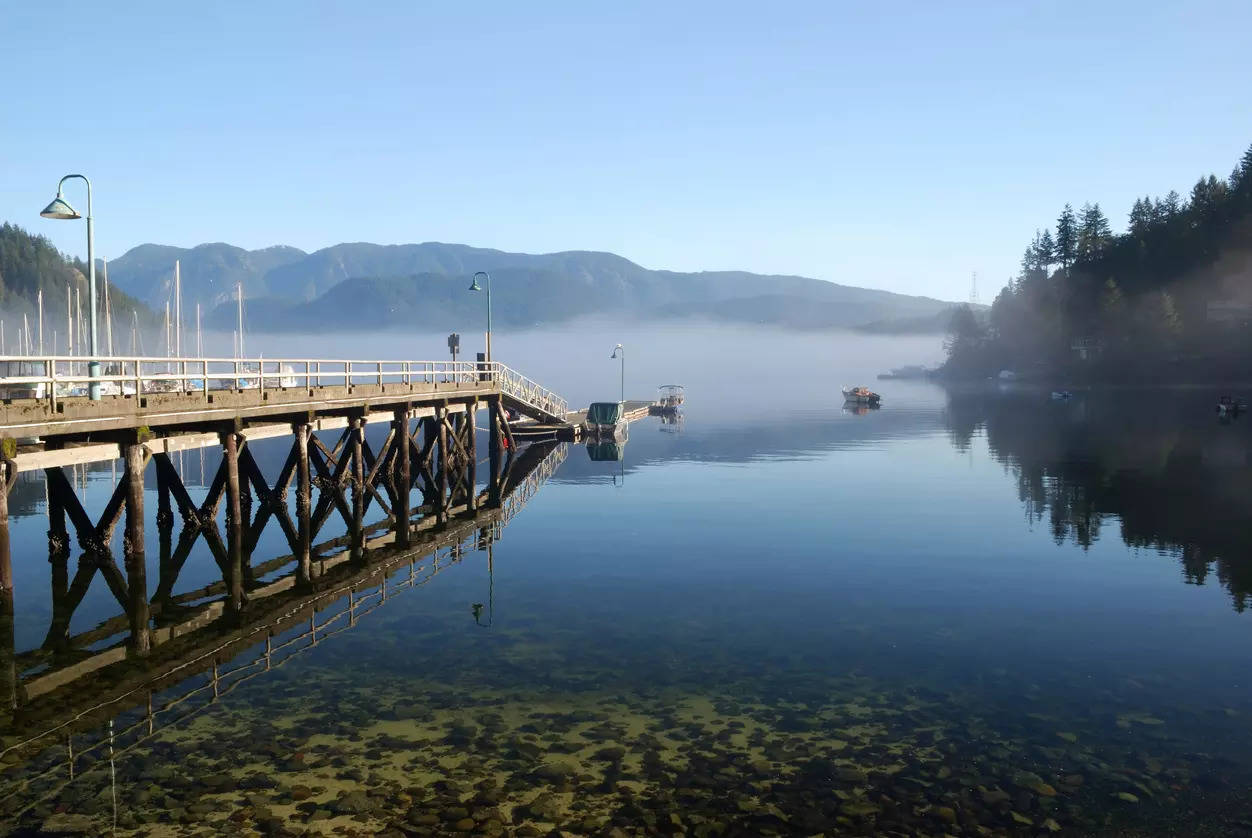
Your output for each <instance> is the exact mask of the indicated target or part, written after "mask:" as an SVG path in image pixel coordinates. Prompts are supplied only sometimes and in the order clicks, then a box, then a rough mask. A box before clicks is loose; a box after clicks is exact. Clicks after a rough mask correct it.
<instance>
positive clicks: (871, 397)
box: [843, 387, 882, 407]
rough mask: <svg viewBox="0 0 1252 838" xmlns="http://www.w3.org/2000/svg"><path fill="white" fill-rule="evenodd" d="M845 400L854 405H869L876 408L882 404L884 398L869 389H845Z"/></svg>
mask: <svg viewBox="0 0 1252 838" xmlns="http://www.w3.org/2000/svg"><path fill="white" fill-rule="evenodd" d="M843 400H844V401H845V402H852V403H853V404H868V405H872V406H875V407H876V406H877V405H878V404H879V403H881V402H882V396H880V395H878V394H877V393H875V392H873V391H872V390H870V389H869V388H868V387H844V388H843Z"/></svg>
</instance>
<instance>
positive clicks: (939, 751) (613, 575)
mask: <svg viewBox="0 0 1252 838" xmlns="http://www.w3.org/2000/svg"><path fill="white" fill-rule="evenodd" d="M789 340H793V341H796V342H795V343H791V344H787V345H786V348H787V349H788V350H790V352H789V353H784V354H791V355H799V354H803V353H804V352H805V351H807V350H808V349H809V348H810V347H808V346H807V344H804V345H801V344H802V343H803V341H805V340H807V339H789ZM850 345H856V344H850ZM733 346H739V347H740V348H741V351H742V352H743V354H744V356H748V357H756V356H759V355H760V354H761V353H760V352H759V350H761V349H762V348H764V347H765V346H770V347H772V348H777V347H776V344H775V343H774V342H773V341H766V340H763V339H762V340H760V341H758V343H757V345H756V346H755V349H753V348H752V347H746V348H745V347H743V338H742V337H741V336H735V337H734V338H733V340H729V339H727V340H726V342H725V343H724V344H723V345H720V346H714V347H712V348H711V349H710V354H711V357H718V356H719V354H720V353H721V352H722V351H723V350H724V351H725V352H727V353H730V352H732V351H733ZM683 357H685V356H683ZM907 360H913V359H911V358H904V359H901V361H900V362H904V361H907ZM606 363H607V362H606ZM651 363H653V364H657V363H659V362H657V361H656V359H653V360H652V361H651ZM519 366H522V367H523V368H525V367H524V366H523V365H522V364H519ZM673 366H676V367H681V369H680V370H679V373H680V374H675V375H666V376H663V377H662V379H661V380H658V381H657V383H662V380H664V381H668V380H670V379H672V378H676V379H678V380H680V381H684V383H687V384H688V390H689V399H690V402H689V405H688V409H687V417H686V422H685V424H684V426H683V427H682V429H681V430H680V431H679V432H677V433H674V432H672V429H668V428H662V427H661V426H659V425H658V424H657V422H656V420H649V421H646V422H643V423H640V424H638V425H636V426H634V428H633V429H632V435H631V440H630V442H629V443H628V444H627V446H626V448H625V457H624V460H623V461H622V462H620V463H619V462H592V461H591V460H590V459H589V457H588V456H587V452H586V451H585V450H584V449H583V448H582V447H578V446H575V447H573V448H572V449H571V450H570V451H569V452H568V456H567V457H566V459H565V461H564V462H563V463H562V464H561V466H560V468H559V470H558V471H557V472H556V474H555V475H554V476H553V478H552V479H551V480H549V481H548V483H547V484H546V485H545V486H544V487H543V488H542V489H541V490H540V491H539V492H538V493H537V494H536V495H535V497H534V498H533V500H531V501H530V503H529V504H527V506H526V507H525V508H524V510H523V511H522V512H521V513H520V514H519V515H518V517H517V518H516V519H514V521H513V522H512V523H510V524H509V525H508V527H507V528H506V529H505V530H504V532H503V537H502V540H501V541H500V542H499V543H498V544H497V545H495V547H494V549H493V552H492V558H491V561H490V565H488V561H487V558H486V556H485V555H484V554H482V553H469V554H467V555H466V556H465V558H463V559H462V560H461V561H460V562H459V563H456V564H452V565H450V566H447V567H445V569H444V570H443V571H441V572H440V573H439V574H438V576H436V577H433V578H432V579H431V580H430V581H429V582H428V583H427V584H425V585H424V586H422V587H421V588H419V589H416V590H409V591H405V592H403V594H402V595H400V594H397V595H393V596H392V597H391V598H389V600H388V601H387V603H386V604H385V605H384V606H383V607H380V608H379V609H378V610H376V611H374V612H373V613H371V614H368V615H366V616H364V617H361V618H360V619H359V621H358V622H357V624H356V625H355V627H353V628H352V629H351V630H350V631H346V632H343V633H341V634H339V635H337V636H335V637H333V638H329V639H326V640H323V641H322V642H320V643H319V644H318V645H317V646H315V647H311V648H307V649H306V650H305V651H303V652H301V653H300V654H299V655H298V656H296V657H293V658H291V659H290V660H288V661H287V663H286V664H284V665H283V666H282V667H278V668H276V669H274V670H272V671H270V672H265V673H263V674H261V675H260V676H259V677H256V678H253V679H252V680H249V681H246V682H242V683H240V684H239V685H238V686H237V687H236V688H235V689H233V691H231V692H230V693H229V694H228V695H227V696H225V697H224V698H222V699H221V700H220V701H218V702H216V703H205V704H204V706H203V707H202V708H201V709H200V710H199V711H198V712H197V714H196V715H195V716H193V717H192V718H189V719H187V720H185V721H182V722H171V723H169V724H168V725H167V726H165V727H163V728H161V729H159V730H157V732H156V733H155V735H153V736H152V737H150V738H147V739H145V740H143V741H141V742H138V743H137V744H136V745H135V746H134V747H133V749H132V750H130V751H127V752H126V753H124V754H122V755H120V756H118V757H116V758H115V760H114V763H113V770H114V771H115V772H116V774H115V777H116V780H115V781H114V780H113V779H112V776H113V775H111V774H110V768H109V764H108V762H107V760H105V761H102V762H98V763H95V764H96V766H97V767H96V768H95V769H94V770H88V768H89V766H88V764H87V763H86V762H85V761H84V764H83V765H81V766H80V767H79V771H80V772H81V773H80V775H79V776H78V777H77V778H76V779H75V781H74V782H73V783H72V784H70V785H68V786H67V787H66V788H65V789H64V790H63V791H61V792H59V793H57V794H56V795H54V796H53V797H52V798H51V799H50V800H49V801H48V802H47V803H45V804H40V805H39V806H36V807H35V808H34V809H32V810H30V811H28V812H27V813H26V814H25V815H23V816H22V818H21V819H20V820H19V821H17V825H18V826H20V827H21V828H29V829H35V828H38V827H41V826H44V827H49V828H67V827H72V828H78V827H82V828H88V827H87V825H88V824H90V825H91V827H90V828H91V829H92V830H95V831H99V830H101V829H105V828H113V825H114V824H115V823H116V824H117V825H118V827H119V829H120V831H123V832H125V831H137V832H141V833H142V832H153V833H162V834H164V833H169V832H187V833H217V832H228V831H233V832H251V831H261V832H266V833H282V832H290V833H295V834H298V833H300V832H302V831H313V832H331V831H333V830H336V829H338V830H339V831H340V834H343V833H344V831H345V830H346V831H348V832H349V834H350V833H352V832H355V833H356V834H374V833H375V832H378V831H382V830H385V829H393V830H397V831H398V832H399V833H401V834H445V833H453V832H458V831H459V832H461V833H463V834H464V833H480V834H505V833H510V834H520V835H527V834H530V835H535V834H547V833H548V832H550V831H551V830H552V829H553V828H557V829H560V830H562V831H564V832H566V833H570V834H593V835H595V834H605V835H609V834H611V835H619V834H628V835H629V834H635V833H636V831H637V830H643V831H644V832H645V833H646V834H695V835H759V834H783V835H786V834H804V835H811V834H821V833H826V834H852V835H870V834H926V835H937V834H954V835H978V834H1008V835H1018V834H1020V835H1037V834H1051V833H1052V832H1054V831H1059V832H1062V833H1067V834H1116V835H1120V834H1139V835H1157V834H1179V835H1189V834H1215V835H1216V834H1235V835H1237V834H1243V833H1242V832H1241V830H1244V831H1246V824H1247V823H1248V822H1249V818H1252V813H1250V812H1249V805H1248V804H1247V803H1246V800H1245V798H1246V792H1247V790H1248V781H1249V777H1252V759H1250V758H1249V757H1248V754H1249V746H1250V745H1252V741H1249V740H1250V739H1252V735H1250V734H1249V733H1248V724H1247V721H1248V719H1249V718H1250V717H1252V699H1250V698H1249V689H1248V687H1249V678H1248V665H1249V663H1250V662H1252V655H1250V653H1252V641H1250V640H1249V636H1248V627H1247V619H1248V615H1247V614H1245V613H1243V612H1242V610H1241V609H1242V604H1243V602H1244V598H1245V597H1246V594H1247V591H1248V589H1249V587H1250V586H1252V575H1250V573H1252V571H1249V568H1248V562H1249V561H1250V560H1252V557H1250V556H1249V551H1248V546H1249V543H1248V542H1249V538H1250V536H1249V535H1248V533H1249V530H1250V529H1252V528H1249V527H1248V519H1249V517H1252V516H1249V509H1248V507H1247V500H1246V499H1247V498H1248V497H1249V494H1248V489H1250V488H1252V485H1250V484H1252V457H1250V455H1249V452H1250V451H1252V424H1249V423H1247V422H1244V421H1242V420H1240V421H1236V422H1234V423H1232V424H1228V425H1223V424H1219V423H1218V422H1217V420H1216V419H1215V417H1214V416H1213V413H1212V412H1211V411H1212V398H1211V395H1210V394H1208V393H1201V392H1187V391H1180V392H1152V393H1149V392H1137V393H1135V392H1130V393H1128V392H1117V393H1107V394H1080V395H1079V396H1078V398H1076V399H1075V400H1074V401H1073V402H1070V403H1053V402H1051V401H1050V400H1049V399H1048V398H1047V397H1046V394H1040V393H1035V392H1031V391H1025V390H1023V391H1016V390H1015V391H1007V392H1002V391H994V392H972V393H952V394H950V393H946V392H944V391H943V390H941V389H938V388H936V387H932V386H930V385H927V384H919V383H909V382H879V383H878V385H877V386H876V389H879V390H880V391H881V392H883V393H884V396H885V398H886V402H885V407H884V408H883V409H882V410H880V411H873V412H869V413H866V414H864V415H854V414H849V413H844V412H842V411H841V406H840V401H841V400H840V399H839V397H838V395H837V386H838V385H839V384H841V383H854V382H855V381H865V382H866V383H869V377H868V375H867V374H866V371H865V369H863V368H862V369H857V366H858V365H856V364H848V365H847V367H846V369H845V370H844V372H843V373H836V375H838V376H839V378H838V379H837V380H833V381H832V380H831V379H832V378H833V376H832V375H829V374H827V373H826V372H825V371H821V372H818V373H814V372H813V367H803V366H794V367H792V366H789V365H784V366H786V369H787V370H788V371H787V372H779V371H778V370H777V368H776V367H774V366H769V367H768V368H766V367H765V366H753V365H752V363H750V362H746V361H745V362H744V364H736V365H734V366H735V372H734V373H733V374H731V373H729V372H727V371H725V369H722V368H718V367H717V366H716V365H710V364H707V363H706V362H704V361H702V360H701V359H687V360H682V361H680V360H674V363H673ZM866 366H867V365H866ZM819 369H823V370H824V369H825V368H819ZM610 372H615V370H610ZM682 373H685V376H684V375H683V374H682ZM610 378H611V376H610ZM540 380H543V379H542V378H541V379H540ZM743 380H749V381H752V382H754V386H758V387H763V388H764V389H763V391H762V392H766V391H768V392H775V393H778V394H781V395H785V396H786V397H785V398H776V399H773V398H771V399H767V400H766V403H765V404H763V405H762V406H761V408H760V409H753V410H744V409H743V402H742V401H741V400H738V399H735V398H732V395H733V394H734V393H735V392H736V391H735V386H736V384H738V383H741V382H742V381H743ZM762 382H764V384H762ZM612 383H615V382H612ZM765 385H768V386H765ZM571 386H572V387H573V388H574V389H582V390H586V391H588V392H589V393H591V394H592V395H591V396H589V397H594V393H595V388H596V387H597V386H598V385H596V384H595V383H594V382H593V381H587V380H583V379H578V380H576V381H575V382H574V383H573V384H572V385H571ZM832 394H833V395H832ZM259 450H260V449H259V447H258V451H259ZM282 453H283V452H281V451H278V452H277V453H275V454H273V455H272V458H280V457H281V455H282ZM212 466H213V463H212V462H211V461H210V463H209V467H208V473H209V474H210V475H211V473H212ZM262 466H263V468H265V470H266V471H267V473H269V472H270V471H271V470H272V469H274V468H276V466H274V465H267V464H266V462H265V461H263V462H262ZM108 476H109V475H108V472H107V471H102V472H98V473H96V475H95V476H94V477H95V479H93V480H90V481H89V485H90V487H91V488H90V489H89V491H88V495H89V496H92V495H93V494H94V495H95V496H96V497H97V500H96V506H95V507H94V508H96V509H98V508H99V505H100V504H102V503H103V495H104V494H105V493H106V492H107V489H108V484H109V481H108ZM28 491H29V493H30V494H31V495H32V499H31V500H30V502H29V503H27V504H26V505H25V506H23V510H24V511H25V512H27V513H29V517H27V518H23V519H21V520H19V521H18V522H17V524H16V525H15V533H17V535H15V537H20V538H24V539H25V541H23V542H21V543H23V544H26V545H28V549H29V554H28V555H29V557H30V560H29V561H25V562H19V563H18V592H19V597H20V598H19V602H18V624H17V636H18V648H19V649H21V648H27V647H29V646H32V645H37V644H38V643H39V641H40V640H41V639H42V631H44V630H46V625H47V624H46V613H41V612H40V611H39V608H40V604H41V603H42V602H46V591H47V584H48V583H47V580H46V575H47V565H46V563H45V562H46V557H44V558H43V559H40V558H39V551H40V550H41V549H42V541H41V538H42V531H43V529H45V528H46V521H45V519H44V518H43V517H42V508H41V503H42V499H41V488H40V487H38V486H36V487H34V488H31V489H29V490H28ZM201 491H202V490H201ZM194 493H195V491H194V490H193V494H194ZM269 546H270V547H271V548H272V553H275V554H276V553H277V552H281V549H282V548H281V547H280V546H279V545H278V543H277V542H273V543H269ZM149 552H150V556H151V552H152V551H151V550H150V551H149ZM257 555H258V556H263V555H266V554H265V552H264V550H263V549H261V548H259V549H258V553H257ZM214 570H215V568H213V567H212V564H211V560H207V561H206V560H205V557H203V556H198V555H197V556H193V561H192V562H191V563H190V564H189V568H188V572H189V574H190V575H189V576H188V577H187V581H186V582H185V583H183V584H186V585H187V586H188V587H192V586H194V584H202V583H203V582H204V581H208V580H211V579H212V578H213V573H214ZM196 574H199V576H197V575H196ZM151 578H155V574H154V573H151V572H150V579H151ZM91 597H95V598H94V599H93V598H91ZM474 603H481V604H483V605H484V608H483V609H482V610H481V611H480V613H479V616H478V619H477V620H476V619H475V616H474V614H473V613H472V609H471V606H472V605H473V604H474ZM115 610H116V608H115V606H114V607H113V608H110V600H109V595H108V593H107V591H106V590H104V588H103V585H102V584H101V583H100V582H99V581H98V580H97V582H95V583H94V585H93V590H92V591H91V592H90V594H89V599H88V600H87V601H85V602H84V605H83V607H82V609H81V616H80V617H79V622H76V623H75V630H77V629H81V628H87V627H89V626H91V625H94V623H95V622H97V621H98V620H99V619H101V618H103V617H105V616H109V615H111V614H112V613H113V611H115ZM44 611H45V612H46V611H47V608H46V606H45V607H44ZM41 621H42V622H41ZM293 634H294V632H293ZM282 639H283V638H282V637H280V638H276V641H275V642H279V641H281V640H282ZM197 678H198V679H199V681H197V683H200V682H203V680H204V676H197ZM178 688H181V689H185V688H186V685H185V684H184V685H182V686H181V687H178ZM174 689H175V687H171V690H174ZM134 715H135V714H134V712H133V711H131V716H134ZM124 721H125V718H119V719H118V720H117V721H116V722H115V724H116V725H117V728H118V729H119V730H120V729H121V727H122V725H123V722H124ZM101 730H103V728H101ZM99 735H103V734H99ZM61 757H62V758H63V755H61ZM44 759H45V762H46V763H47V764H52V763H53V761H54V756H53V755H51V754H50V755H47V756H46V757H45V758H44ZM37 764H39V763H38V762H37V763H32V764H30V765H27V766H15V767H13V768H11V769H9V771H8V773H6V774H5V776H4V782H5V783H7V784H10V785H9V787H10V788H17V784H18V783H19V781H20V779H21V777H22V776H23V774H22V772H24V771H25V772H33V771H34V770H35V767H36V765H37ZM614 830H618V831H614Z"/></svg>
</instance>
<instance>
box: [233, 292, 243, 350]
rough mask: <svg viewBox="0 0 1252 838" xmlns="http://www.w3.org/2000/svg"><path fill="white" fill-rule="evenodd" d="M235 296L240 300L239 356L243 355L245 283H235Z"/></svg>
mask: <svg viewBox="0 0 1252 838" xmlns="http://www.w3.org/2000/svg"><path fill="white" fill-rule="evenodd" d="M235 296H236V297H237V298H238V300H239V357H240V358H242V357H243V356H244V355H243V283H242V282H236V283H235Z"/></svg>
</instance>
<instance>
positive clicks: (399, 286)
mask: <svg viewBox="0 0 1252 838" xmlns="http://www.w3.org/2000/svg"><path fill="white" fill-rule="evenodd" d="M176 258H177V259H180V260H182V276H183V295H184V296H183V305H184V310H187V308H188V307H189V306H191V305H194V304H195V303H196V302H200V303H202V304H203V305H204V306H205V307H206V310H208V311H211V312H212V313H211V314H210V316H209V319H208V321H207V322H208V323H209V325H211V326H215V327H218V328H226V327H228V326H229V324H230V323H231V322H233V321H232V319H231V318H232V317H233V314H230V313H229V312H228V311H227V310H226V309H227V308H228V306H226V305H224V304H226V303H228V301H229V300H230V297H231V293H232V289H233V287H234V284H235V283H236V282H242V283H243V285H244V292H245V296H246V297H247V299H248V309H249V314H248V320H249V322H250V324H252V325H251V326H250V328H255V327H260V324H264V328H266V329H271V330H290V329H307V328H308V324H309V323H311V322H316V323H321V324H323V328H327V329H332V330H333V329H343V330H348V329H350V328H357V329H359V328H361V325H362V324H364V323H370V324H374V325H376V326H379V327H385V326H389V325H394V326H401V325H408V326H417V325H426V326H431V327H436V328H440V327H442V326H443V325H445V324H446V323H447V322H448V321H449V320H455V319H456V316H459V315H465V316H470V315H471V314H472V313H475V312H479V311H480V310H481V307H482V302H481V300H477V299H475V298H474V296H473V295H467V294H466V293H465V288H466V286H468V285H469V282H470V277H471V275H472V274H474V273H475V272H476V271H489V272H490V273H491V275H492V278H493V297H494V298H495V306H494V310H495V313H496V316H497V319H498V321H499V323H500V324H501V325H531V324H534V323H537V322H555V321H560V320H568V319H570V318H572V317H577V316H581V315H591V314H604V315H612V316H619V317H631V318H635V319H667V318H680V317H681V318H691V317H700V318H706V319H712V320H717V321H723V322H742V323H769V324H775V325H782V326H788V327H792V328H798V329H825V328H848V327H855V326H861V325H864V324H869V323H875V324H889V323H891V322H893V321H895V320H908V321H910V322H912V323H914V324H916V323H920V322H922V320H924V319H926V318H935V320H936V322H939V321H942V322H944V323H946V314H945V312H946V311H947V310H948V309H949V308H950V306H951V304H950V303H945V302H942V301H940V300H934V299H930V298H928V297H912V296H907V295H903V294H893V293H890V292H887V291H877V290H872V289H865V288H856V287H852V286H847V285H838V284H836V283H833V282H826V281H823V280H818V279H810V278H807V277H800V276H766V275H761V274H752V273H746V272H741V271H710V272H701V273H679V272H674V271H657V270H649V269H647V268H644V267H642V266H640V265H636V264H635V263H634V262H631V261H630V260H628V259H624V258H622V257H621V256H617V255H615V254H612V253H598V252H594V251H568V252H562V253H545V254H528V253H508V252H505V251H500V250H491V249H487V248H478V247H469V246H467V245H462V244H444V243H440V242H426V243H423V244H404V245H378V244H368V243H355V244H339V245H335V246H334V247H328V248H324V249H322V250H319V251H316V252H315V253H309V254H306V253H303V252H302V251H299V250H297V249H295V248H285V247H274V248H267V249H266V250H258V251H245V250H242V249H240V248H236V247H232V246H230V245H226V244H207V245H200V246H199V247H195V248H191V249H179V248H166V247H160V246H158V245H141V246H140V247H137V248H135V249H134V250H131V251H130V252H128V253H127V254H125V255H124V256H122V257H121V258H119V259H116V260H114V261H113V262H111V263H110V264H109V270H110V278H111V279H112V281H113V282H114V283H115V284H117V285H119V286H120V287H122V288H124V289H126V290H128V291H129V292H131V293H132V294H134V295H136V296H139V297H140V298H142V299H144V300H147V301H148V302H149V303H150V304H151V305H153V306H154V307H156V308H161V307H163V306H164V304H165V300H166V299H167V298H168V295H169V283H170V280H171V278H172V276H173V260H174V259H176ZM215 308H216V309H219V310H216V311H214V309H215ZM346 311H354V312H355V314H354V316H353V317H351V318H346V317H345V316H344V313H345V312H346ZM473 316H477V315H476V314H474V315H473ZM310 317H315V318H317V319H312V320H311V319H309V318H310Z"/></svg>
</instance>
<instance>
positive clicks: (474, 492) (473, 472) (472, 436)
mask: <svg viewBox="0 0 1252 838" xmlns="http://www.w3.org/2000/svg"><path fill="white" fill-rule="evenodd" d="M465 409H466V412H465V459H466V463H465V485H466V487H467V488H468V490H469V492H468V498H467V499H466V501H465V502H466V505H467V506H469V511H470V512H476V511H477V510H478V486H477V484H478V431H477V428H476V427H475V425H476V424H477V420H478V401H477V400H473V401H471V402H470V403H469V404H467V405H466V406H465Z"/></svg>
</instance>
